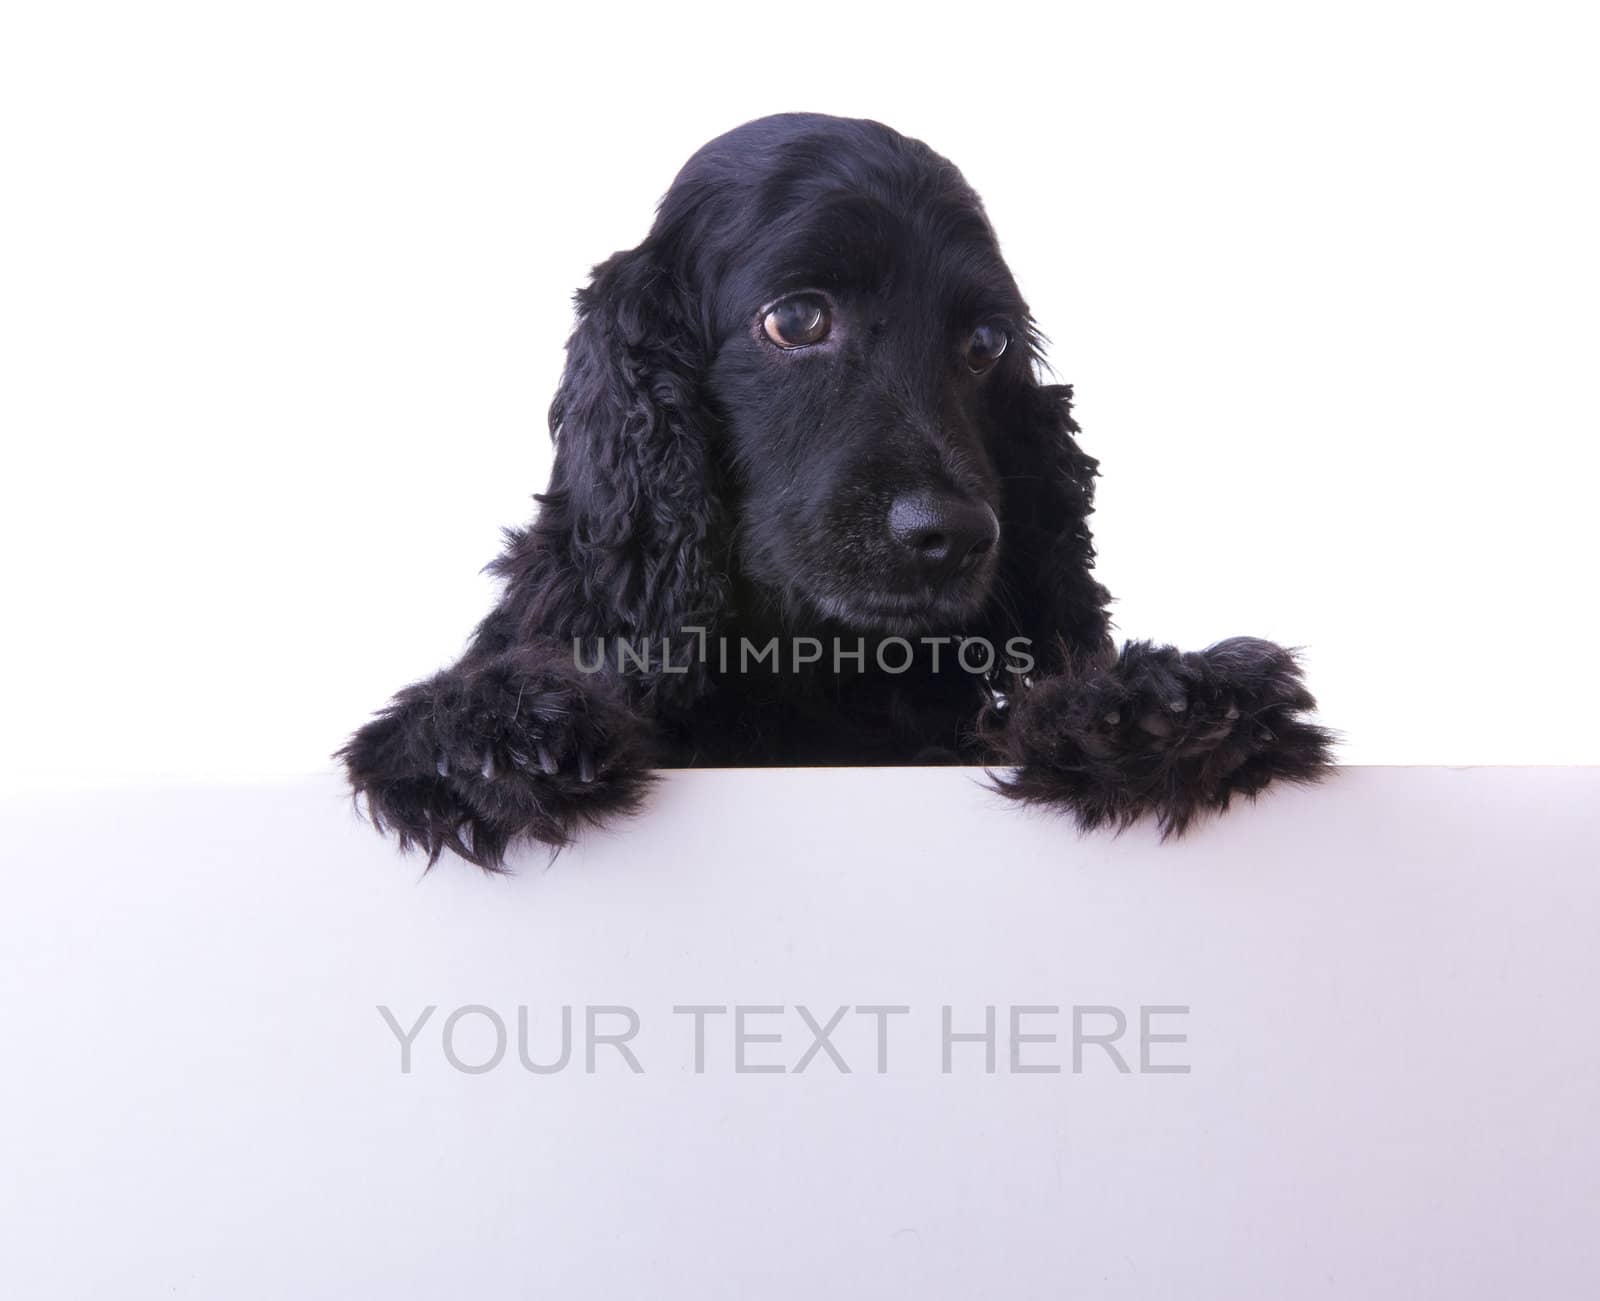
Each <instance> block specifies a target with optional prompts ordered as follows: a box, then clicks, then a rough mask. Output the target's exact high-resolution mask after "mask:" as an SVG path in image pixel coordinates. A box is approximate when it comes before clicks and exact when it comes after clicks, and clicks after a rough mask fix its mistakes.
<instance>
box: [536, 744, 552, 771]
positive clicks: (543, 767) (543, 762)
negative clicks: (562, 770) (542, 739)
mask: <svg viewBox="0 0 1600 1301" xmlns="http://www.w3.org/2000/svg"><path fill="white" fill-rule="evenodd" d="M537 750H538V754H539V771H540V772H542V773H543V774H544V775H545V776H546V777H553V776H555V772H556V761H555V756H554V755H552V754H551V753H550V751H549V750H548V749H546V748H545V747H544V746H542V745H541V746H538V747H537Z"/></svg>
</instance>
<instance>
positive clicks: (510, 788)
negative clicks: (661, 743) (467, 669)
mask: <svg viewBox="0 0 1600 1301" xmlns="http://www.w3.org/2000/svg"><path fill="white" fill-rule="evenodd" d="M434 710H435V712H434V733H435V749H434V753H433V755H432V763H433V771H434V774H435V776H436V777H438V778H439V779H441V780H443V781H446V782H448V783H449V784H450V785H451V786H452V787H453V788H454V789H456V790H458V791H459V792H460V793H461V795H462V796H463V797H464V798H465V799H466V800H467V801H468V802H469V803H470V804H471V805H472V806H473V807H474V808H475V809H478V810H480V811H481V812H482V813H483V814H484V815H485V816H487V817H490V818H496V819H507V818H527V819H531V820H533V821H534V822H535V823H538V824H540V825H541V826H543V825H544V824H545V823H547V822H548V820H549V816H550V815H551V813H552V812H553V811H555V810H558V809H559V810H562V811H563V812H565V813H571V812H573V811H574V810H575V809H576V808H578V807H579V806H582V805H584V804H588V803H596V804H608V803H610V802H613V801H614V799H615V797H616V796H617V794H618V793H619V784H627V785H631V784H633V783H635V782H636V781H637V776H636V771H635V770H636V768H637V763H638V758H639V749H640V745H639V736H638V728H637V725H636V724H635V723H634V721H633V719H632V718H631V716H630V715H629V714H628V713H627V711H626V709H625V708H624V707H622V705H621V704H620V703H617V702H613V701H612V700H610V698H609V697H608V696H605V695H602V694H601V691H600V688H599V684H598V683H596V682H594V681H593V680H585V679H581V678H577V677H575V676H574V675H573V674H572V673H568V672H563V671H560V670H557V669H552V668H538V667H535V668H528V667H525V666H523V665H521V664H518V663H515V662H513V663H508V664H491V665H489V666H488V667H486V668H482V669H479V670H477V671H476V672H473V673H470V674H466V675H463V676H461V677H459V678H456V679H453V680H451V681H450V682H449V684H448V685H447V686H446V687H445V688H444V689H443V690H442V691H441V692H439V694H438V695H437V697H436V699H435V702H434ZM552 830H553V829H552ZM558 843H564V841H562V842H558Z"/></svg>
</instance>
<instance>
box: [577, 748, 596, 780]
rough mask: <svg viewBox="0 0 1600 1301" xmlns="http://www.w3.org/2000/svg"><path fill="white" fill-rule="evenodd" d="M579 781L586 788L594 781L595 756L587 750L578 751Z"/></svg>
mask: <svg viewBox="0 0 1600 1301" xmlns="http://www.w3.org/2000/svg"><path fill="white" fill-rule="evenodd" d="M578 780H579V781H581V782H582V783H583V784H584V785H585V786H587V785H588V784H589V783H590V782H592V781H593V780H594V756H593V755H591V754H590V753H589V752H588V751H587V750H579V751H578Z"/></svg>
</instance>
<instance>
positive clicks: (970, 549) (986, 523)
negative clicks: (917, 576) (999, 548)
mask: <svg viewBox="0 0 1600 1301" xmlns="http://www.w3.org/2000/svg"><path fill="white" fill-rule="evenodd" d="M889 535H890V536H891V537H892V538H894V540H895V541H896V542H898V543H899V544H900V546H901V547H902V548H904V549H905V551H906V552H908V553H909V555H910V558H911V560H912V563H913V564H915V565H916V566H917V567H918V568H919V569H921V570H922V572H923V574H924V575H925V576H926V577H927V578H929V579H931V580H933V581H939V580H942V579H946V578H950V577H952V576H953V575H955V574H956V573H958V572H959V571H960V570H962V569H966V568H969V567H970V566H971V565H973V564H975V563H976V562H977V559H978V557H979V556H981V555H983V553H984V552H986V551H988V550H990V549H992V548H993V546H994V544H995V543H996V542H998V541H999V540H1000V521H999V520H998V519H996V518H995V514H994V511H992V510H990V509H989V507H988V506H987V505H986V504H985V503H983V502H977V501H972V500H970V499H968V498H966V497H957V496H954V495H953V494H951V493H943V492H911V493H906V494H904V495H903V496H900V497H896V498H895V499H894V502H893V504H892V505H891V506H890V507H889Z"/></svg>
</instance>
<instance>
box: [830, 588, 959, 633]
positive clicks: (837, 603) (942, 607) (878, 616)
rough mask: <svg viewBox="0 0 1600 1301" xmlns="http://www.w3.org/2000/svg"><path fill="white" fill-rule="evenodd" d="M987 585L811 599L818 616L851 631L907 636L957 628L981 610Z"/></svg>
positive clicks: (854, 593)
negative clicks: (931, 590)
mask: <svg viewBox="0 0 1600 1301" xmlns="http://www.w3.org/2000/svg"><path fill="white" fill-rule="evenodd" d="M988 590H989V589H988V584H987V583H985V584H981V585H980V584H975V583H962V584H960V585H959V587H952V588H943V589H940V590H938V591H933V592H920V593H907V592H895V591H882V592H873V591H864V592H853V593H851V594H849V595H843V596H842V595H826V596H818V597H814V598H813V604H814V605H815V606H816V607H817V611H818V613H820V614H821V615H822V616H823V617H824V618H827V619H831V620H833V621H834V622H835V623H840V624H843V625H844V626H845V627H846V628H848V629H850V630H851V631H852V632H860V633H876V634H878V635H882V636H893V637H910V636H914V635H917V634H920V633H929V632H937V631H939V630H940V629H941V628H950V627H954V626H958V625H960V624H961V623H963V622H965V621H966V620H968V619H970V618H971V617H972V616H973V615H975V614H977V613H978V611H979V610H981V609H982V608H983V604H984V601H985V600H986V599H987V597H988Z"/></svg>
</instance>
